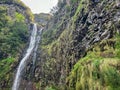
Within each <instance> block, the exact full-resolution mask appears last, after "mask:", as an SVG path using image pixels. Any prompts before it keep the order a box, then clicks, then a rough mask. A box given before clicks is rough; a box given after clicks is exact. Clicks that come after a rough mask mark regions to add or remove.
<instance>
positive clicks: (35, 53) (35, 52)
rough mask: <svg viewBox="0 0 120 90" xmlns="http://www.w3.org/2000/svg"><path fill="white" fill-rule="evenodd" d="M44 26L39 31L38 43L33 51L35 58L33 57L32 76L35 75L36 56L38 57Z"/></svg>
mask: <svg viewBox="0 0 120 90" xmlns="http://www.w3.org/2000/svg"><path fill="white" fill-rule="evenodd" d="M42 30H43V28H41V29H40V30H39V31H38V34H37V37H36V44H35V48H34V52H33V58H32V71H31V78H32V77H33V75H34V69H35V61H36V57H37V50H38V45H39V42H40V39H41V32H42Z"/></svg>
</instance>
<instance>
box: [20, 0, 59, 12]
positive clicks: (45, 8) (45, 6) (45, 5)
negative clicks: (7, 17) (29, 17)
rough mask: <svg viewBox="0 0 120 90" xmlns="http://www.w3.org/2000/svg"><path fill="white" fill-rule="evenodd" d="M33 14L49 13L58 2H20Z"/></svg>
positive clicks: (41, 0) (43, 0) (55, 0)
mask: <svg viewBox="0 0 120 90" xmlns="http://www.w3.org/2000/svg"><path fill="white" fill-rule="evenodd" d="M21 1H23V2H24V3H25V4H26V5H27V6H28V7H29V8H30V9H31V11H32V12H33V13H49V12H50V10H51V9H52V7H53V6H56V5H57V2H58V0H21Z"/></svg>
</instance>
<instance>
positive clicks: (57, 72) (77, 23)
mask: <svg viewBox="0 0 120 90" xmlns="http://www.w3.org/2000/svg"><path fill="white" fill-rule="evenodd" d="M119 9H120V1H119V0H114V1H113V0H70V1H69V0H66V1H61V0H60V1H59V3H58V11H57V12H55V13H54V16H53V17H52V19H51V21H50V22H49V23H48V24H47V26H46V28H45V30H44V32H43V35H42V40H41V45H40V47H39V48H40V49H39V50H40V52H38V60H37V63H36V68H35V73H34V80H35V82H36V85H41V87H45V86H47V85H52V86H56V88H57V87H59V88H60V86H62V87H63V86H64V87H65V90H66V89H68V90H71V89H72V90H90V89H92V90H94V89H95V90H97V89H99V90H109V89H112V90H114V89H115V90H119V88H120V87H119V86H120V82H119V81H120V80H118V79H120V73H119V71H120V68H119V64H120V62H119V57H120V56H119V52H120V44H119V39H120V38H119V35H120V11H119ZM38 88H39V87H38ZM61 89H63V88H61Z"/></svg>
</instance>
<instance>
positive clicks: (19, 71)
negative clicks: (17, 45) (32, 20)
mask: <svg viewBox="0 0 120 90" xmlns="http://www.w3.org/2000/svg"><path fill="white" fill-rule="evenodd" d="M36 34H37V25H36V24H34V26H33V30H32V33H31V37H30V43H29V47H28V49H27V51H26V53H25V56H24V57H23V59H22V60H21V62H20V64H19V66H18V69H17V73H16V76H15V80H14V83H13V87H12V90H18V88H19V85H20V81H21V75H22V73H23V71H24V69H25V66H26V64H27V59H28V58H29V56H30V54H31V53H32V51H33V49H34V47H35V43H36Z"/></svg>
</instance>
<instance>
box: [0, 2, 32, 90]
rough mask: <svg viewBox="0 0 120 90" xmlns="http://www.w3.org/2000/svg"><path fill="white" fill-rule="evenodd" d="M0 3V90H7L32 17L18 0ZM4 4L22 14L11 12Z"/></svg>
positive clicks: (26, 39) (26, 37)
mask: <svg viewBox="0 0 120 90" xmlns="http://www.w3.org/2000/svg"><path fill="white" fill-rule="evenodd" d="M0 3H3V4H2V5H0V17H1V18H0V89H1V88H2V89H4V88H5V90H8V88H9V89H10V88H11V85H12V81H13V78H12V77H13V74H14V73H13V69H14V68H15V67H16V65H17V63H18V58H20V53H21V52H22V50H23V48H25V45H26V43H27V41H28V22H31V21H32V19H33V15H32V13H31V11H30V9H29V8H27V7H26V6H25V5H24V4H23V3H22V2H21V1H20V0H19V1H18V0H1V1H0ZM4 4H5V5H4ZM6 4H8V5H10V6H11V7H12V5H13V7H17V8H20V9H21V11H22V12H21V11H19V10H11V8H8V6H7V5H6ZM15 9H16V8H15ZM10 10H11V11H12V13H10V12H9V11H10ZM23 12H24V13H23ZM26 21H27V22H26ZM6 88H7V89H6Z"/></svg>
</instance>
